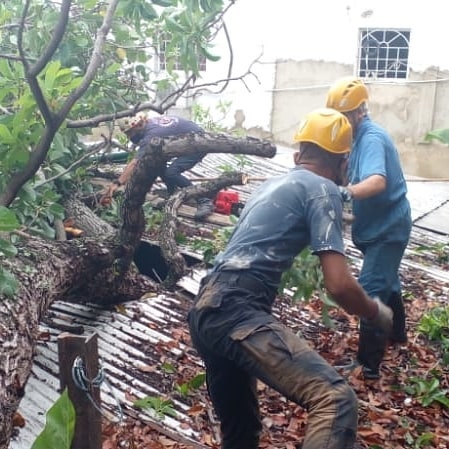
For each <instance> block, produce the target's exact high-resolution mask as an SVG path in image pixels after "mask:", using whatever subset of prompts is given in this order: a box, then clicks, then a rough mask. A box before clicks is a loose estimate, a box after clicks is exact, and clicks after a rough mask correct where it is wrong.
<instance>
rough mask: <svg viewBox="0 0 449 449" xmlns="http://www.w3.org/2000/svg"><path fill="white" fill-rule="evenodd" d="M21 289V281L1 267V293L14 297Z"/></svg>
mask: <svg viewBox="0 0 449 449" xmlns="http://www.w3.org/2000/svg"><path fill="white" fill-rule="evenodd" d="M18 289H19V283H18V282H17V280H16V278H15V277H14V275H13V274H12V273H10V272H9V271H8V270H4V269H2V268H0V295H5V296H8V297H10V298H12V297H13V296H14V295H15V294H16V292H17V290H18Z"/></svg>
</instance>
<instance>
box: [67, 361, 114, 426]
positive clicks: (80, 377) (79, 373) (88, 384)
mask: <svg viewBox="0 0 449 449" xmlns="http://www.w3.org/2000/svg"><path fill="white" fill-rule="evenodd" d="M72 380H73V383H74V384H75V386H76V387H77V388H78V389H79V390H81V391H84V393H86V396H87V397H88V399H89V401H90V402H91V403H92V405H93V406H94V407H95V409H96V410H97V411H98V412H99V413H100V414H101V415H102V416H104V417H105V418H106V419H107V420H108V421H110V422H113V423H119V422H121V421H123V410H122V407H121V405H120V402H119V400H118V399H117V397H116V395H115V393H114V390H113V389H112V387H111V385H110V384H109V382H108V381H107V379H106V376H105V373H104V370H103V367H102V366H101V363H100V367H99V370H98V373H97V375H96V376H95V377H94V378H93V379H92V380H90V379H89V378H88V377H87V375H86V370H85V366H84V362H83V360H82V359H81V357H79V356H78V357H76V358H75V360H74V361H73V365H72ZM103 383H104V384H105V385H106V386H107V387H108V388H109V390H110V391H111V393H112V396H113V398H114V400H115V402H116V403H117V410H118V418H117V419H110V418H109V417H108V416H106V414H105V411H104V410H103V408H102V407H101V406H100V405H98V404H97V403H96V401H95V399H94V398H93V396H92V394H91V391H92V388H101V385H102V384H103Z"/></svg>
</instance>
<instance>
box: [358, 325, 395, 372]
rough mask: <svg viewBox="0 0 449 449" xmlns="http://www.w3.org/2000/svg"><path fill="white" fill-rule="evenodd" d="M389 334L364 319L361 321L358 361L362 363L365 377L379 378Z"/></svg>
mask: <svg viewBox="0 0 449 449" xmlns="http://www.w3.org/2000/svg"><path fill="white" fill-rule="evenodd" d="M387 339H388V336H387V335H386V334H385V332H382V331H381V330H379V329H377V328H375V327H373V326H371V325H370V324H369V323H367V322H366V321H364V320H361V321H360V334H359V349H358V352H357V361H358V362H359V363H360V364H361V365H362V371H363V376H364V378H365V379H378V378H379V377H380V374H379V367H380V362H382V359H383V356H384V352H385V347H386V344H387Z"/></svg>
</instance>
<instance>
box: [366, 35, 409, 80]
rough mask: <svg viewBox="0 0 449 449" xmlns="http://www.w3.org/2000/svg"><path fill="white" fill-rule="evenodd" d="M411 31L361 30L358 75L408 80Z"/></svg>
mask: <svg viewBox="0 0 449 449" xmlns="http://www.w3.org/2000/svg"><path fill="white" fill-rule="evenodd" d="M409 49H410V30H402V29H401V30H399V29H380V28H363V29H360V30H359V51H358V75H359V76H360V77H361V78H389V79H406V78H407V75H408V67H409V62H408V58H409Z"/></svg>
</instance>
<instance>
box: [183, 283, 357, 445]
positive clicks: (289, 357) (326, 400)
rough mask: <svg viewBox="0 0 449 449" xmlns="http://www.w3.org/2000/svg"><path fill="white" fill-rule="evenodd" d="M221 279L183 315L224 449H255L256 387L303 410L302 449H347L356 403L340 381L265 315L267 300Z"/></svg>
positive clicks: (258, 420)
mask: <svg viewBox="0 0 449 449" xmlns="http://www.w3.org/2000/svg"><path fill="white" fill-rule="evenodd" d="M240 284H241V283H239V282H238V281H236V282H234V281H232V280H230V279H229V278H228V277H225V278H224V279H220V275H218V276H216V277H214V278H212V279H210V280H209V281H206V282H205V283H203V285H202V287H201V289H200V292H199V293H198V295H197V297H196V300H195V305H194V306H193V308H192V309H191V311H190V313H189V318H188V319H189V326H190V334H191V338H192V342H193V344H194V346H195V348H196V349H197V351H198V353H199V354H200V356H201V357H202V359H203V360H204V363H205V366H206V378H207V386H208V391H209V395H210V397H211V400H212V403H213V406H214V409H215V411H216V414H217V416H218V418H219V420H220V424H221V433H222V448H223V449H256V448H257V447H258V442H259V435H260V431H261V429H262V424H261V417H260V412H259V404H258V396H257V390H256V379H260V380H261V381H262V382H264V383H265V384H266V385H268V386H270V387H271V388H273V389H275V390H277V391H278V392H280V393H281V394H283V395H284V396H285V397H286V398H288V399H289V400H291V401H293V402H295V403H296V404H299V405H300V406H302V407H304V408H305V409H306V410H307V411H308V413H309V415H308V429H307V432H306V434H305V438H304V441H303V445H302V448H303V449H351V448H352V447H353V445H354V442H355V438H356V431H357V399H356V395H355V393H354V391H353V390H352V388H351V387H350V386H349V385H348V384H347V383H346V382H345V380H344V379H343V378H342V377H341V376H340V375H339V374H338V373H337V372H336V371H335V370H334V369H333V368H332V367H331V366H330V365H329V364H328V363H327V362H326V361H325V360H324V359H323V358H322V357H321V356H319V354H318V353H317V352H315V351H314V350H313V349H312V348H311V347H309V345H308V344H307V342H306V341H305V340H304V339H303V338H302V337H301V336H298V335H296V334H294V333H293V332H292V331H291V330H290V329H288V328H287V327H286V326H285V325H283V324H282V323H281V322H279V321H278V320H277V319H276V318H275V317H274V316H273V315H272V314H271V302H272V301H273V299H274V295H273V294H272V293H267V292H263V289H260V290H259V291H254V289H252V290H250V289H248V288H245V287H242V286H241V285H240Z"/></svg>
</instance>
